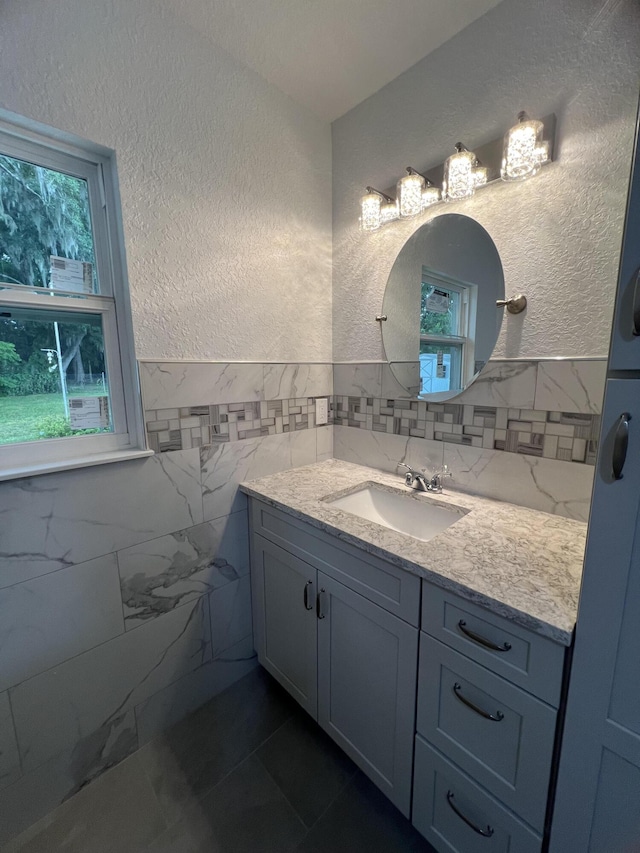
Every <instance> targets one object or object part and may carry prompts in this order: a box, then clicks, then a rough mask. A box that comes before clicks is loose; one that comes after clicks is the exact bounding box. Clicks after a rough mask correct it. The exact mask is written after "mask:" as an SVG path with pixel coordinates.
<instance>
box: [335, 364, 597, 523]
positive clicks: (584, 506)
mask: <svg viewBox="0 0 640 853" xmlns="http://www.w3.org/2000/svg"><path fill="white" fill-rule="evenodd" d="M605 374H606V361H605V360H604V359H551V360H539V361H533V360H529V361H514V360H506V361H491V362H489V363H488V365H487V366H486V368H485V369H484V370H483V372H482V374H481V376H480V377H479V378H478V380H476V382H474V384H473V385H472V386H471V387H470V388H468V389H467V390H466V391H465V392H463V394H461V395H460V396H459V397H456V398H455V400H453V401H452V403H450V404H439V405H438V404H436V405H434V404H431V403H429V404H427V403H426V402H419V401H416V400H415V399H413V400H412V399H411V398H410V397H409V395H408V394H407V392H406V391H404V390H403V389H402V388H401V387H400V385H399V384H398V383H397V381H396V380H395V378H394V376H393V375H392V373H391V371H390V369H389V367H388V366H387V365H382V364H369V363H365V364H340V365H338V364H337V365H335V370H334V398H333V405H334V423H335V427H334V455H335V456H336V457H337V458H340V459H345V460H347V461H353V462H359V463H361V464H364V465H367V464H368V465H373V466H375V467H379V468H382V469H384V470H389V471H392V470H395V467H396V464H397V462H398V461H400V460H401V461H405V462H407V463H408V464H411V465H413V466H414V467H419V468H423V467H426V468H434V469H435V468H438V467H440V466H442V465H444V464H446V465H447V466H448V468H449V470H450V471H451V473H452V475H453V477H454V480H455V486H456V488H461V489H468V490H469V491H473V492H476V493H478V494H484V495H487V496H489V497H495V498H498V499H502V500H509V501H512V502H513V503H517V504H521V505H523V506H530V507H532V508H534V509H542V510H544V511H546V512H552V513H556V514H559V515H564V516H567V517H570V518H577V519H580V520H583V521H586V520H587V518H588V513H589V504H590V499H591V488H592V484H593V464H594V461H595V455H596V452H597V437H598V432H599V428H600V417H599V414H600V411H601V406H602V398H603V394H604V383H605ZM354 427H356V428H355V429H354ZM585 463H586V464H585Z"/></svg>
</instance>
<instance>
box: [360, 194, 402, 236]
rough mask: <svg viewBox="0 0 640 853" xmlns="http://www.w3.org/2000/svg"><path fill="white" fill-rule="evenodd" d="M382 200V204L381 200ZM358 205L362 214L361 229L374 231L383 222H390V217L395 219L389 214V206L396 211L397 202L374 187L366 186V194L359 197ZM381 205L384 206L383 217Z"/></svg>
mask: <svg viewBox="0 0 640 853" xmlns="http://www.w3.org/2000/svg"><path fill="white" fill-rule="evenodd" d="M383 201H384V205H383V204H382V202H383ZM360 207H361V210H362V214H361V216H360V228H361V229H362V230H363V231H376V230H377V229H378V228H380V226H381V225H383V224H384V223H385V222H390V221H391V220H392V219H397V213H396V215H395V216H391V215H390V211H389V208H392V209H393V210H395V211H397V203H396V202H395V201H394V200H393V199H392V198H391V196H388V195H386V193H383V192H380V190H377V189H375V188H374V187H367V194H366V195H363V196H362V198H361V199H360ZM383 207H384V208H385V213H384V218H383V210H382V209H383Z"/></svg>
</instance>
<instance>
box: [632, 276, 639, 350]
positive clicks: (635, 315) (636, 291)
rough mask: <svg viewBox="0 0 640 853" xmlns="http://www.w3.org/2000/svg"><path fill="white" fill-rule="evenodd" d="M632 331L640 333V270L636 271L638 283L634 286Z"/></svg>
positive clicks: (636, 334)
mask: <svg viewBox="0 0 640 853" xmlns="http://www.w3.org/2000/svg"><path fill="white" fill-rule="evenodd" d="M631 331H632V332H633V334H634V335H635V336H636V337H637V336H638V335H640V270H638V272H637V273H636V283H635V284H634V286H633V327H632V329H631Z"/></svg>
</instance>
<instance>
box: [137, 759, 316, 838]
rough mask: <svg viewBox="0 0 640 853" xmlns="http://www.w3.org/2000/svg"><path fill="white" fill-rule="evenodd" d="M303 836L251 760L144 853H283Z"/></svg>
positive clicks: (276, 790)
mask: <svg viewBox="0 0 640 853" xmlns="http://www.w3.org/2000/svg"><path fill="white" fill-rule="evenodd" d="M305 832H306V828H305V827H304V825H303V823H302V821H301V820H300V818H299V817H298V815H297V814H296V813H295V812H294V810H293V809H292V808H291V806H290V804H289V803H288V802H287V800H286V799H285V797H284V795H283V794H282V792H281V791H280V789H279V788H278V786H277V785H276V784H275V782H274V781H273V779H272V778H271V777H270V776H269V774H268V773H267V772H266V770H265V769H264V767H263V766H262V765H261V764H260V762H259V761H258V760H257V759H256V758H255V757H254V756H251V757H250V758H248V759H247V760H246V761H244V762H243V763H242V764H241V765H240V766H239V767H237V768H236V769H235V770H234V771H233V773H231V774H230V775H229V776H227V778H226V779H224V780H223V781H222V782H221V783H220V784H219V785H217V786H216V787H215V788H214V789H213V790H212V791H210V792H209V793H208V794H207V795H206V797H204V798H203V799H202V800H201V801H200V803H198V804H197V805H195V806H192V807H191V808H190V809H189V810H188V811H187V812H186V813H185V815H184V816H183V818H182V819H181V820H180V821H178V823H176V824H174V825H173V826H172V827H170V829H168V830H167V831H166V832H165V833H163V834H162V835H161V836H160V837H159V838H158V839H157V840H156V841H155V842H154V843H153V844H152V845H151V846H150V847H149V848H148V850H147V853H287V851H292V850H294V849H295V847H296V845H297V844H298V842H299V841H300V840H301V838H302V837H303V836H304V834H305Z"/></svg>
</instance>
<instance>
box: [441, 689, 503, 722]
mask: <svg viewBox="0 0 640 853" xmlns="http://www.w3.org/2000/svg"><path fill="white" fill-rule="evenodd" d="M461 690H462V687H461V685H460V684H458V682H457V681H456V683H455V684H454V685H453V692H454V694H455V697H456V699H459V700H460V701H461V702H462V704H463V705H466V706H467V708H471V710H472V711H475V712H476V714H480V716H481V717H484V718H485V720H493V722H494V723H501V722H502V720H504V714H503V713H502V711H496V713H495V714H490V713H489V712H488V711H483V710H482V708H480V707H478V705H475V704H474V703H473V702H472V701H471V700H470V699H467V697H466V696H463V695H462V693H461V692H460V691H461Z"/></svg>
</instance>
